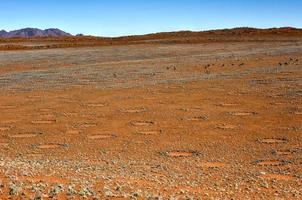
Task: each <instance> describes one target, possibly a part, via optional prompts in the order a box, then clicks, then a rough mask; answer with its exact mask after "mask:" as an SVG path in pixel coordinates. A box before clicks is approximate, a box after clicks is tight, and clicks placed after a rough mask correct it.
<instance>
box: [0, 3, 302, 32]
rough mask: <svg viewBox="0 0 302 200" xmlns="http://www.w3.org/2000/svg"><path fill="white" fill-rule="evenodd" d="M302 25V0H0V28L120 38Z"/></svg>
mask: <svg viewBox="0 0 302 200" xmlns="http://www.w3.org/2000/svg"><path fill="white" fill-rule="evenodd" d="M241 26H249V27H259V28H267V27H281V26H294V27H302V1H301V0H1V1H0V30H1V29H5V30H15V29H20V28H24V27H36V28H42V29H45V28H53V27H57V28H60V29H62V30H65V31H67V32H70V33H72V34H77V33H84V34H90V35H99V36H119V35H132V34H145V33H152V32H166V31H177V30H192V31H199V30H209V29H221V28H232V27H241Z"/></svg>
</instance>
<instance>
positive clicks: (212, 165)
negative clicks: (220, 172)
mask: <svg viewBox="0 0 302 200" xmlns="http://www.w3.org/2000/svg"><path fill="white" fill-rule="evenodd" d="M224 166H225V163H222V162H203V163H202V164H201V167H203V168H222V167H224Z"/></svg>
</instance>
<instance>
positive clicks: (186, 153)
mask: <svg viewBox="0 0 302 200" xmlns="http://www.w3.org/2000/svg"><path fill="white" fill-rule="evenodd" d="M164 155H166V156H168V157H172V158H179V157H193V156H198V155H200V153H199V152H197V151H190V150H175V151H168V152H165V153H164Z"/></svg>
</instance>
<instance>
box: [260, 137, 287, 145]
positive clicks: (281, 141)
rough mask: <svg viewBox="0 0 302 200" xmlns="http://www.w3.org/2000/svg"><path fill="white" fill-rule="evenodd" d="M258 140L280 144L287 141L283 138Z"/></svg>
mask: <svg viewBox="0 0 302 200" xmlns="http://www.w3.org/2000/svg"><path fill="white" fill-rule="evenodd" d="M259 141H260V142H261V143H264V144H280V143H286V142H288V140H287V139H285V138H265V139H261V140H259Z"/></svg>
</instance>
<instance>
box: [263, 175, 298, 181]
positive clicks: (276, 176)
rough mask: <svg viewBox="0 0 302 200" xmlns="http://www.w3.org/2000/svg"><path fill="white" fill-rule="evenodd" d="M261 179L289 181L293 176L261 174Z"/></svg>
mask: <svg viewBox="0 0 302 200" xmlns="http://www.w3.org/2000/svg"><path fill="white" fill-rule="evenodd" d="M261 177H262V178H266V179H275V180H280V181H290V180H293V179H294V177H293V176H290V175H284V174H262V175H261Z"/></svg>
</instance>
